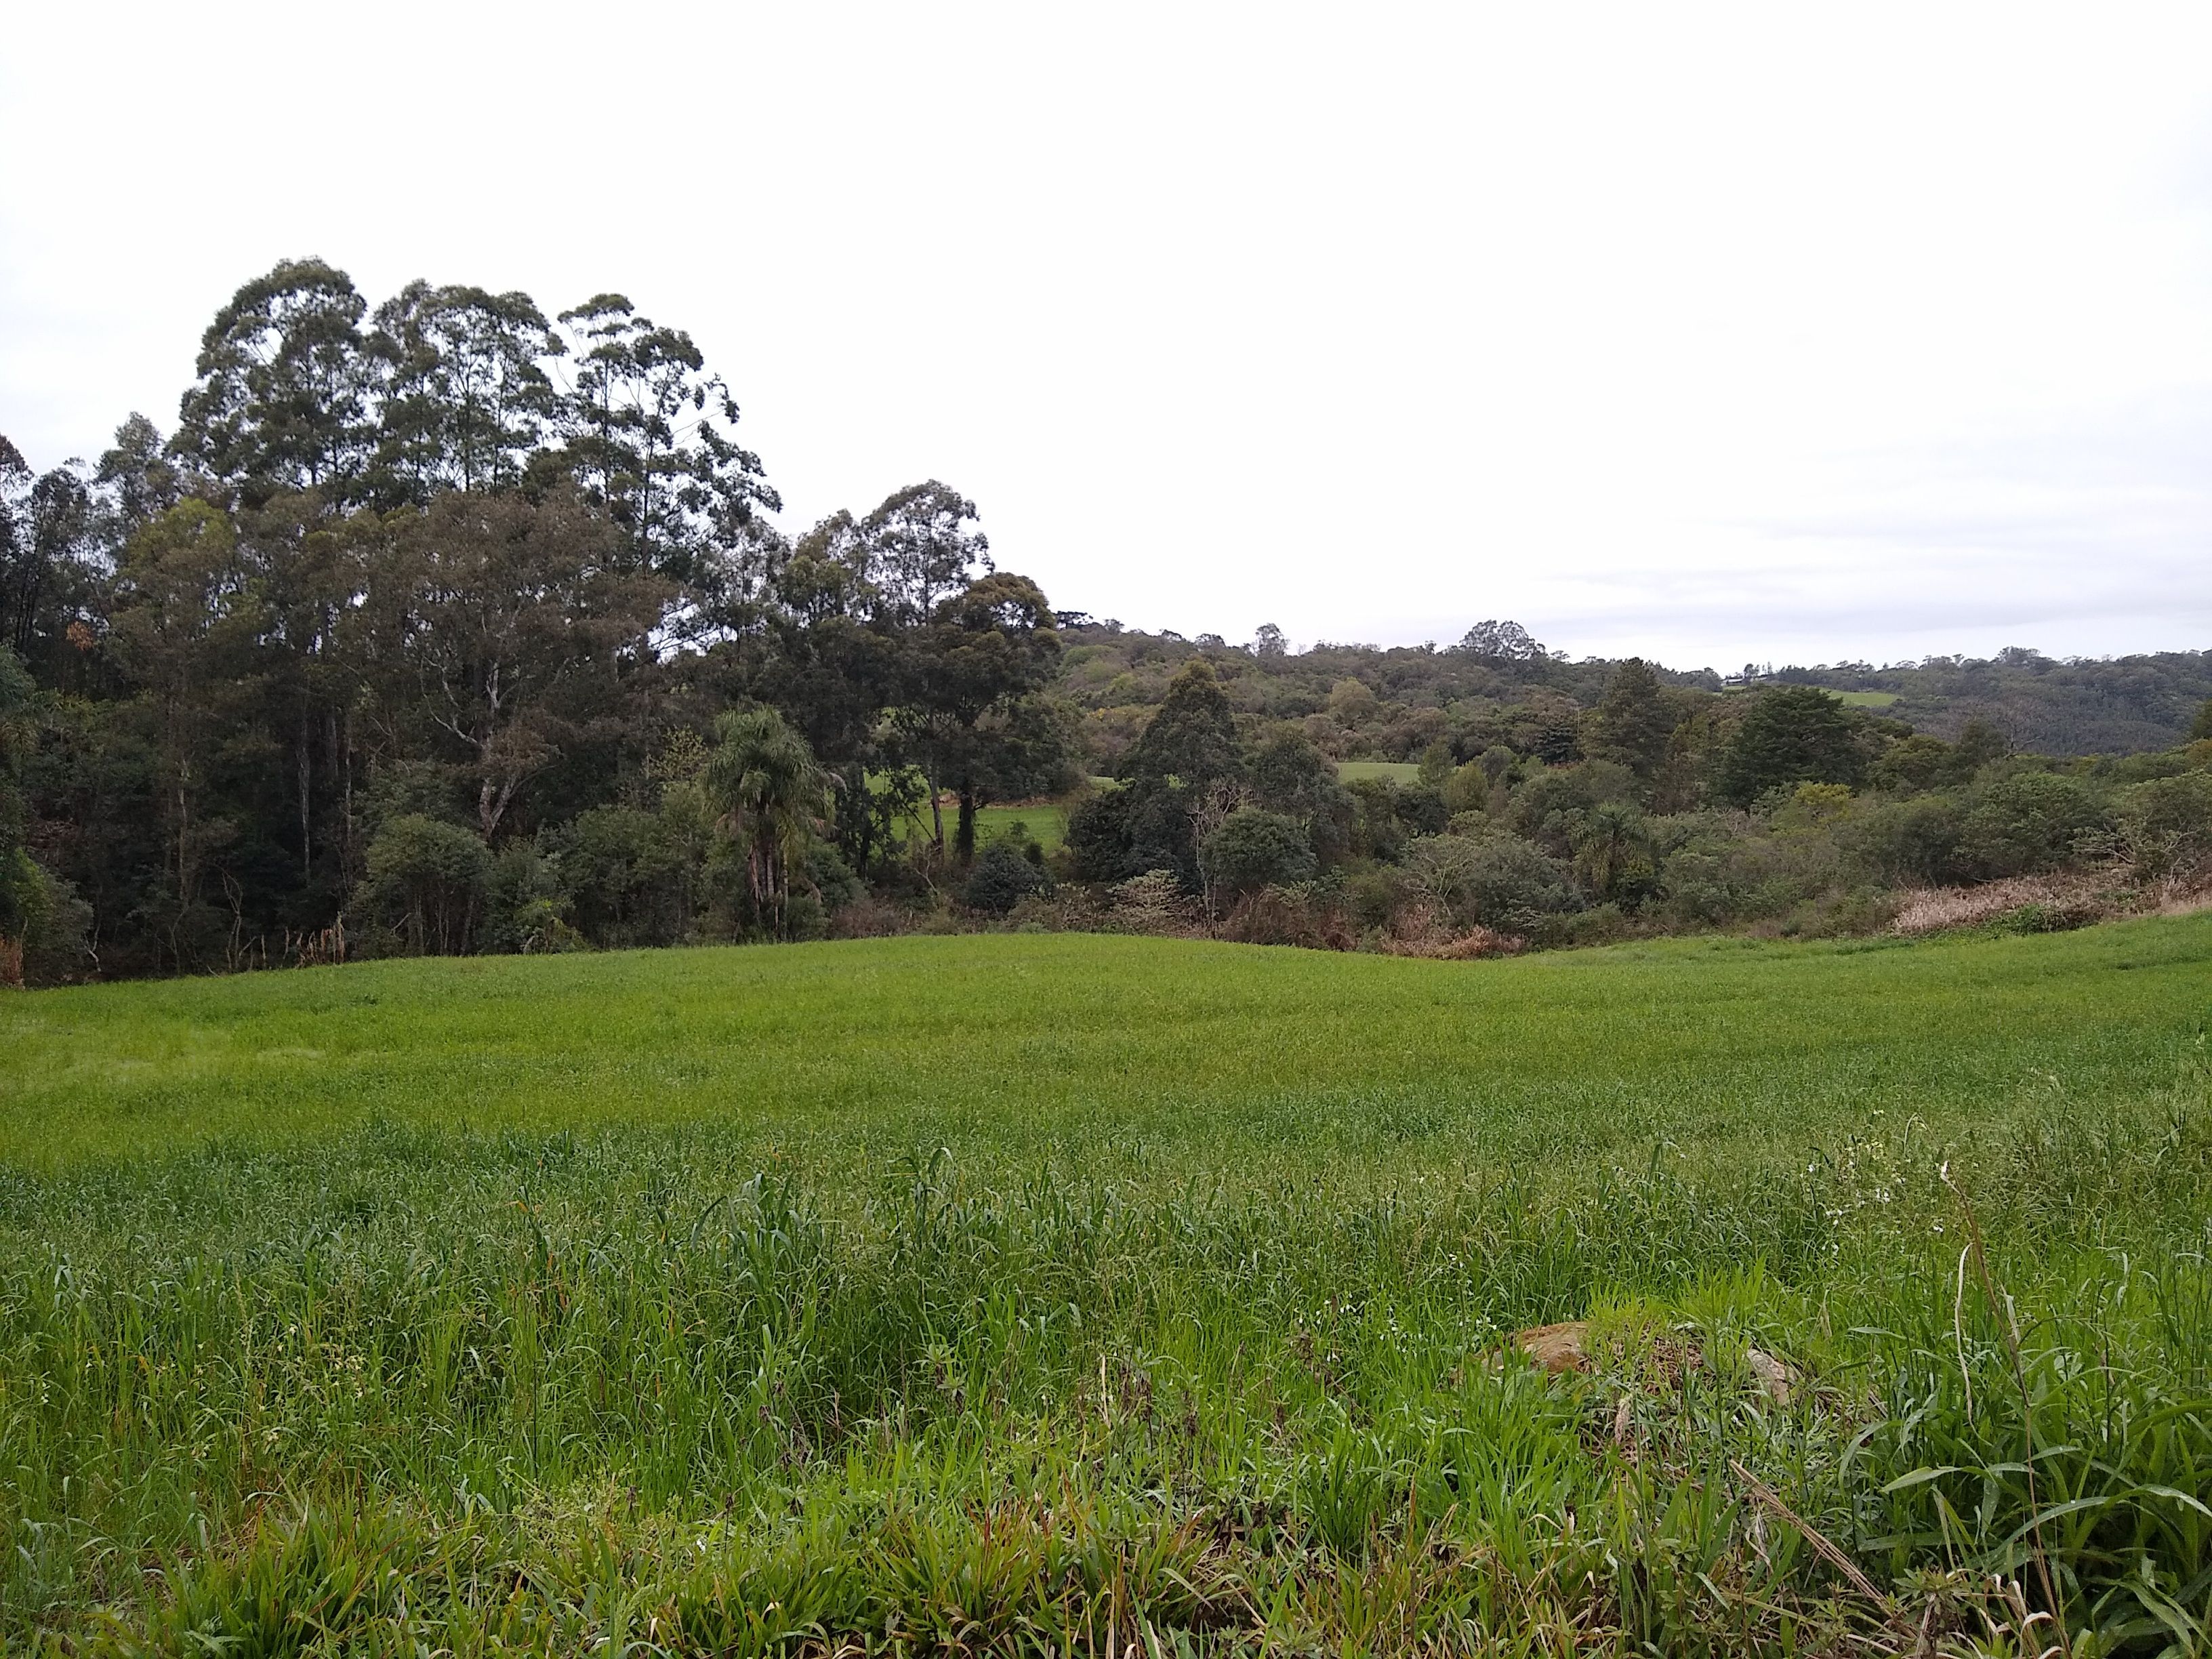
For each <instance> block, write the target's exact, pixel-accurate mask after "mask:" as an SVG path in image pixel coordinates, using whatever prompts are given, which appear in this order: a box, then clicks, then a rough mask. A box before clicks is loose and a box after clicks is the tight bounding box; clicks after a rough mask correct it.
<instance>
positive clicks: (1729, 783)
mask: <svg viewBox="0 0 2212 1659" xmlns="http://www.w3.org/2000/svg"><path fill="white" fill-rule="evenodd" d="M1865 776H1866V755H1865V752H1864V751H1863V750H1862V749H1861V748H1860V746H1859V743H1858V734H1857V730H1856V729H1855V727H1854V726H1853V723H1852V720H1851V718H1850V710H1849V709H1847V708H1844V705H1843V704H1842V703H1840V702H1838V701H1837V700H1836V699H1835V697H1834V696H1832V695H1830V694H1829V693H1828V692H1826V691H1823V690H1820V688H1819V687H1818V686H1812V685H1793V686H1784V687H1782V688H1779V689H1778V690H1770V691H1762V692H1760V693H1759V694H1758V696H1755V697H1753V699H1752V702H1751V706H1750V707H1749V708H1747V709H1746V710H1745V711H1744V715H1743V720H1742V721H1741V723H1740V724H1739V725H1738V726H1737V727H1736V730H1735V737H1734V738H1732V739H1731V740H1730V741H1729V746H1728V749H1727V750H1726V751H1725V752H1724V753H1723V756H1722V758H1721V769H1720V777H1719V779H1718V781H1717V793H1719V795H1720V797H1721V799H1723V800H1726V801H1729V802H1731V803H1733V804H1735V805H1738V806H1748V805H1751V804H1752V803H1753V801H1755V800H1757V799H1759V797H1760V796H1761V795H1764V794H1765V793H1767V792H1768V791H1770V790H1773V789H1779V788H1782V787H1785V786H1787V785H1790V784H1793V783H1842V784H1849V785H1850V786H1852V787H1857V785H1858V784H1859V783H1860V782H1862V781H1863V780H1864V778H1865Z"/></svg>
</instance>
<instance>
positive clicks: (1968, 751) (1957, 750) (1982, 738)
mask: <svg viewBox="0 0 2212 1659" xmlns="http://www.w3.org/2000/svg"><path fill="white" fill-rule="evenodd" d="M2011 752H2012V745H2011V744H2008V743H2007V742H2006V741H2005V738H2004V733H2003V732H2000V731H1998V730H1997V729H1996V726H1992V725H1990V722H1989V721H1988V720H1984V719H1983V718H1982V717H1981V716H1980V715H1979V714H1977V715H1975V716H1974V717H1973V718H1972V720H1968V721H1967V722H1966V724H1965V725H1964V726H1960V728H1959V740H1958V741H1957V742H1956V743H1954V744H1952V745H1951V755H1950V760H1949V764H1948V768H1947V771H1948V775H1949V776H1950V777H1951V778H1953V779H1954V780H1955V781H1958V782H1960V783H1970V782H1972V781H1973V777H1974V775H1975V774H1976V773H1977V772H1978V771H1980V770H1981V769H1982V768H1984V766H1987V765H1988V764H1989V763H1990V762H1991V761H1996V760H2002V759H2003V758H2004V757H2006V756H2007V755H2008V754H2009V753H2011Z"/></svg>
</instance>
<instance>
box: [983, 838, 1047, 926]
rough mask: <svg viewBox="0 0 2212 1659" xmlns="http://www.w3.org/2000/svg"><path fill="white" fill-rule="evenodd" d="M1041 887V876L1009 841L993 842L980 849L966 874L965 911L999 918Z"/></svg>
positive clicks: (1042, 883)
mask: <svg viewBox="0 0 2212 1659" xmlns="http://www.w3.org/2000/svg"><path fill="white" fill-rule="evenodd" d="M1044 884H1045V873H1044V872H1043V871H1042V870H1041V869H1039V868H1038V867H1037V866H1036V865H1035V864H1033V863H1031V862H1030V860H1028V859H1027V858H1025V857H1024V856H1023V853H1022V849H1021V848H1019V847H1018V846H1016V845H1015V844H1014V842H1012V841H1011V840H1000V841H994V842H991V843H990V845H988V846H987V847H986V848H984V849H983V851H982V853H981V855H980V856H978V857H977V859H976V860H975V867H974V868H973V869H972V870H970V871H969V872H968V884H967V887H966V889H965V890H964V897H965V899H966V902H967V904H968V908H969V909H971V910H981V911H983V912H985V913H986V914H987V915H994V916H1003V915H1006V913H1007V912H1008V911H1009V910H1011V909H1012V908H1014V907H1015V906H1016V905H1017V904H1019V903H1020V902H1022V901H1023V900H1024V899H1025V898H1027V897H1028V896H1030V894H1032V893H1035V892H1036V891H1038V890H1040V889H1042V887H1043V886H1044Z"/></svg>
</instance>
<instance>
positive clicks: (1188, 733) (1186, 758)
mask: <svg viewBox="0 0 2212 1659" xmlns="http://www.w3.org/2000/svg"><path fill="white" fill-rule="evenodd" d="M1242 772H1243V750H1242V748H1241V747H1240V745H1239V744H1238V743H1237V717H1236V714H1235V711H1234V710H1233V709H1231V707H1230V705H1229V699H1228V697H1227V696H1225V694H1224V693H1223V691H1222V690H1221V682H1220V681H1219V680H1218V678H1215V676H1214V672H1213V669H1212V665H1211V664H1209V663H1208V662H1207V661H1206V659H1205V658H1203V657H1193V658H1191V659H1190V660H1189V661H1188V662H1186V663H1185V664H1184V665H1182V668H1180V669H1178V670H1177V671H1176V677H1175V678H1174V679H1173V680H1171V681H1170V682H1169V684H1168V690H1167V696H1165V697H1164V698H1163V699H1162V700H1161V702H1160V706H1159V709H1158V712H1157V713H1155V714H1153V716H1152V719H1151V720H1149V721H1148V722H1146V726H1145V730H1144V734H1143V735H1142V736H1141V737H1139V738H1138V739H1137V741H1136V742H1135V743H1134V744H1132V745H1131V746H1130V749H1129V752H1128V753H1127V755H1126V756H1124V757H1122V761H1121V774H1120V775H1121V777H1122V778H1123V779H1124V780H1125V781H1128V782H1130V783H1133V784H1136V785H1138V786H1139V787H1143V788H1151V789H1159V788H1164V787H1179V788H1183V789H1189V790H1200V789H1203V788H1205V787H1206V786H1207V785H1209V784H1212V783H1215V782H1218V781H1222V780H1224V779H1229V778H1234V777H1237V776H1238V775H1240V774H1241V773H1242Z"/></svg>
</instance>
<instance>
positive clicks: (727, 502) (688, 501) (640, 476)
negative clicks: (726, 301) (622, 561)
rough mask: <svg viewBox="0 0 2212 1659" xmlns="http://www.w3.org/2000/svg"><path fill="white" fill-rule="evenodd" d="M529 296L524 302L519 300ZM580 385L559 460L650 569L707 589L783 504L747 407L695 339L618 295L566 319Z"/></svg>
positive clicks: (564, 424) (563, 412) (567, 402)
mask: <svg viewBox="0 0 2212 1659" xmlns="http://www.w3.org/2000/svg"><path fill="white" fill-rule="evenodd" d="M518 297H519V296H518ZM561 321H562V324H564V325H566V326H567V327H568V330H569V331H570V333H571V334H572V335H573V336H574V342H575V343H574V349H573V353H572V356H573V359H574V363H575V369H574V374H575V382H574V386H573V388H572V389H571V391H570V393H569V395H568V397H567V398H564V399H563V400H562V404H561V409H560V414H559V425H560V428H561V431H562V438H563V443H562V448H561V451H560V453H559V455H558V457H557V458H549V459H548V460H547V462H546V465H549V466H550V465H554V464H556V460H557V465H559V467H560V468H562V470H565V471H567V473H568V476H569V477H572V478H573V479H574V481H575V482H576V483H577V485H578V486H579V488H580V489H582V491H583V492H584V495H585V499H586V500H587V501H591V502H592V504H593V505H594V506H597V507H602V508H604V509H605V512H606V513H608V514H609V516H610V517H611V518H612V520H614V522H615V524H616V525H617V526H618V527H619V528H620V530H621V531H622V532H623V537H624V538H625V542H626V544H627V545H628V547H629V550H630V553H631V556H632V558H633V559H634V560H635V562H637V563H639V564H641V565H642V566H645V567H647V568H650V569H653V570H655V571H658V572H659V573H661V574H664V575H666V576H670V577H672V578H674V579H675V580H678V581H681V582H685V583H688V584H690V585H691V586H693V587H695V588H698V589H703V590H706V591H708V592H710V593H711V592H712V591H713V590H714V588H715V587H716V586H718V584H719V582H720V580H721V573H720V572H719V571H718V569H717V568H716V563H717V555H718V553H719V552H720V550H725V549H728V548H730V547H732V546H734V545H737V544H739V543H740V542H742V540H743V539H744V533H745V532H747V531H748V530H749V529H750V527H751V526H752V525H753V524H754V522H755V520H756V518H757V514H758V513H761V512H762V511H763V510H766V511H769V512H774V511H775V510H776V509H778V508H779V507H781V506H782V504H783V503H782V501H781V498H780V497H779V496H778V495H776V493H775V489H773V488H771V487H770V486H769V482H768V479H767V476H766V474H765V472H764V471H763V468H762V465H761V460H760V457H759V456H757V455H756V454H754V453H752V452H751V451H750V450H749V449H746V448H744V447H743V446H742V445H740V444H739V443H738V441H737V437H736V430H735V429H736V427H737V423H738V404H737V399H736V398H733V397H732V396H731V394H730V389H729V387H728V386H727V385H726V383H725V382H724V381H723V380H722V379H721V377H720V375H716V374H708V372H707V368H706V360H705V358H704V356H702V354H701V352H700V350H699V348H698V347H697V346H696V345H695V344H694V343H692V340H691V337H690V335H689V334H686V333H684V331H682V330H680V329H672V328H663V327H660V326H659V325H655V324H654V323H653V321H652V320H651V319H648V318H645V317H641V316H639V315H638V314H637V310H636V307H634V306H632V305H631V304H630V302H629V301H628V300H627V299H625V298H623V296H622V295H619V294H601V295H596V296H595V297H593V298H592V299H590V300H586V301H585V302H584V303H583V304H582V305H580V306H578V307H574V309H572V310H568V311H564V312H562V313H561Z"/></svg>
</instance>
